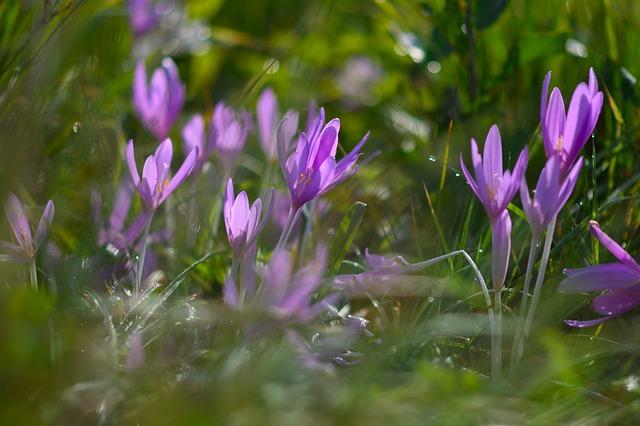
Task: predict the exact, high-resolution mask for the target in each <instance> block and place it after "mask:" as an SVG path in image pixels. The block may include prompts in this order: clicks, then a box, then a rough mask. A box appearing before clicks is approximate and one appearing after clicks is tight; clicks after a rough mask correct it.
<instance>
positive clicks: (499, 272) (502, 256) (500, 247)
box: [491, 210, 511, 291]
mask: <svg viewBox="0 0 640 426" xmlns="http://www.w3.org/2000/svg"><path fill="white" fill-rule="evenodd" d="M510 253H511V217H510V216H509V212H508V211H507V210H504V211H503V212H502V214H501V215H500V216H499V217H498V219H497V220H496V222H495V223H494V224H493V238H492V247H491V268H492V276H493V288H494V290H496V291H498V290H500V289H502V286H503V285H504V280H505V278H506V277H507V270H508V269H509V254H510Z"/></svg>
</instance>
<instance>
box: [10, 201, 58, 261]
mask: <svg viewBox="0 0 640 426" xmlns="http://www.w3.org/2000/svg"><path fill="white" fill-rule="evenodd" d="M54 211H55V208H54V206H53V201H51V200H49V201H48V202H47V205H46V207H45V208H44V212H43V213H42V217H41V218H40V222H38V227H37V228H36V234H35V236H32V234H31V225H30V224H29V219H28V218H27V215H26V214H25V212H24V208H23V207H22V203H21V202H20V200H19V199H18V197H16V195H15V194H9V199H8V200H7V203H6V205H5V213H6V215H7V219H8V220H9V225H11V230H12V231H13V236H14V237H15V239H16V241H17V242H18V244H17V245H16V244H13V243H10V242H8V241H0V253H2V255H1V258H0V260H11V261H14V262H18V263H28V262H31V261H32V260H33V259H35V257H36V254H38V249H39V248H40V245H41V244H42V242H43V241H45V240H46V239H47V236H48V234H49V228H50V227H51V223H52V222H53V214H54Z"/></svg>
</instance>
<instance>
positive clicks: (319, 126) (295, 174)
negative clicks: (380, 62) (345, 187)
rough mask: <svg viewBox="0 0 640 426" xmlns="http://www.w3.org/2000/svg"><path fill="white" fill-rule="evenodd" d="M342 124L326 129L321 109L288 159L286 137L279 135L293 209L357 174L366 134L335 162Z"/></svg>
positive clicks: (335, 120)
mask: <svg viewBox="0 0 640 426" xmlns="http://www.w3.org/2000/svg"><path fill="white" fill-rule="evenodd" d="M339 132H340V120H339V119H337V118H334V119H333V120H331V121H329V123H327V124H326V125H325V123H324V109H323V108H320V113H319V114H318V117H317V118H316V119H315V120H314V122H313V125H312V126H311V129H310V131H309V133H308V134H307V133H306V132H303V133H301V134H300V136H299V137H298V142H297V146H296V149H295V151H294V152H293V153H291V155H289V157H288V158H286V147H285V142H284V137H283V136H284V135H279V140H278V157H279V159H280V165H281V167H282V171H283V173H284V176H285V180H286V182H287V186H288V187H289V193H290V194H291V200H292V208H293V209H295V210H297V209H299V208H300V207H301V206H302V205H303V204H304V203H306V202H308V201H311V200H313V199H314V198H317V197H319V196H321V195H323V194H325V193H326V192H328V191H329V190H330V189H331V188H333V187H334V186H336V185H337V184H339V183H340V182H342V181H343V180H345V179H346V178H348V177H349V176H351V175H352V174H353V173H355V171H356V170H357V166H356V161H357V160H358V157H359V155H360V149H361V148H362V146H363V145H364V143H365V142H366V141H367V139H368V137H369V133H367V134H366V135H365V136H364V137H363V138H362V140H361V141H360V142H359V143H358V145H356V147H355V148H354V149H353V150H352V151H351V152H350V153H348V154H347V155H346V156H344V158H342V159H341V160H340V161H338V162H336V150H337V148H338V133H339Z"/></svg>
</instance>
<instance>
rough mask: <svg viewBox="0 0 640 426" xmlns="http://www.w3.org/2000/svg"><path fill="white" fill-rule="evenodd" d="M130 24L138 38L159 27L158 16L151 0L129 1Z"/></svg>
mask: <svg viewBox="0 0 640 426" xmlns="http://www.w3.org/2000/svg"><path fill="white" fill-rule="evenodd" d="M127 11H128V13H129V24H130V25H131V29H133V33H134V34H135V36H136V37H140V36H143V35H144V34H146V33H148V32H149V31H151V30H152V29H153V28H154V27H155V26H156V25H158V14H157V13H156V11H155V7H154V4H153V2H152V1H151V0H128V1H127Z"/></svg>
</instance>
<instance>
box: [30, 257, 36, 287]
mask: <svg viewBox="0 0 640 426" xmlns="http://www.w3.org/2000/svg"><path fill="white" fill-rule="evenodd" d="M29 278H30V279H31V288H32V289H33V290H35V291H38V270H37V269H36V259H35V258H34V259H31V262H29Z"/></svg>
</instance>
